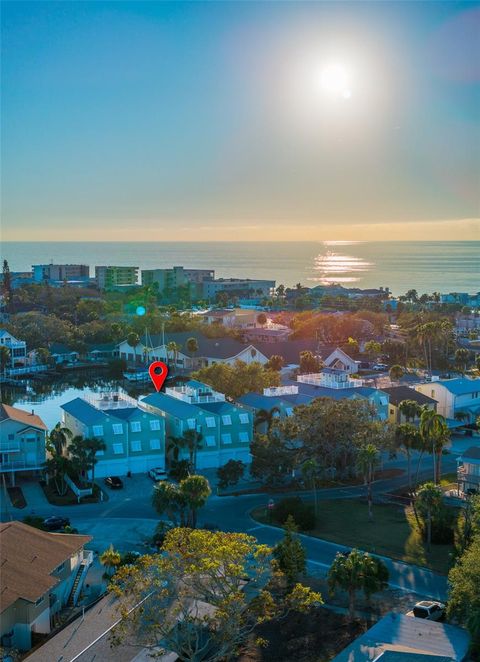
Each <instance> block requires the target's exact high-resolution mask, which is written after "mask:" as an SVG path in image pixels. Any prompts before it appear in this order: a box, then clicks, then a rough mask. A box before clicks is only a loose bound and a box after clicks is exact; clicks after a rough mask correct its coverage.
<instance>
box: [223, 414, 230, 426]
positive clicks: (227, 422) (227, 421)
mask: <svg viewBox="0 0 480 662" xmlns="http://www.w3.org/2000/svg"><path fill="white" fill-rule="evenodd" d="M222 423H223V424H224V425H231V424H232V417H231V416H230V414H225V416H222Z"/></svg>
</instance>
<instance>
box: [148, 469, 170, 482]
mask: <svg viewBox="0 0 480 662" xmlns="http://www.w3.org/2000/svg"><path fill="white" fill-rule="evenodd" d="M148 475H149V476H150V478H151V479H152V480H154V481H155V482H157V481H159V480H168V474H167V472H166V471H165V470H164V469H161V468H160V467H155V468H154V469H150V471H149V472H148Z"/></svg>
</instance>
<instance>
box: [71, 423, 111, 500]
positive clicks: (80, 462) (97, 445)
mask: <svg viewBox="0 0 480 662" xmlns="http://www.w3.org/2000/svg"><path fill="white" fill-rule="evenodd" d="M105 448H106V445H105V443H104V442H103V441H101V440H100V439H97V438H96V437H91V438H86V439H84V438H83V437H82V436H80V435H78V436H76V437H74V438H73V439H72V443H71V444H70V448H69V450H70V455H71V457H72V461H73V463H74V464H75V465H76V466H77V468H78V470H79V471H80V472H85V473H88V472H89V471H91V472H92V479H91V486H92V488H93V486H94V484H95V465H96V464H97V462H98V460H97V458H96V454H97V452H98V451H104V450H105Z"/></svg>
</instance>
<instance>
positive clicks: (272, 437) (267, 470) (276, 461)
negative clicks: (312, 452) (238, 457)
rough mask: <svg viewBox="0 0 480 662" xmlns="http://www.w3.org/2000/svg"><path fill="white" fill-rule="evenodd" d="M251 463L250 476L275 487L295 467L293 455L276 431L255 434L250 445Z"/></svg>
mask: <svg viewBox="0 0 480 662" xmlns="http://www.w3.org/2000/svg"><path fill="white" fill-rule="evenodd" d="M250 453H251V454H252V463H251V465H250V474H251V475H252V477H253V478H257V479H258V480H261V481H264V482H265V483H266V484H267V485H277V484H278V483H280V482H282V480H283V479H284V478H285V476H287V475H288V474H289V473H291V472H292V470H293V467H294V465H295V457H294V453H293V452H292V451H291V450H290V449H289V448H288V446H287V445H286V443H285V440H284V439H283V438H282V437H281V435H279V434H278V433H277V432H276V431H273V430H270V432H268V433H267V434H255V436H254V438H253V441H252V443H251V444H250Z"/></svg>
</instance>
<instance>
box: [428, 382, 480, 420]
mask: <svg viewBox="0 0 480 662" xmlns="http://www.w3.org/2000/svg"><path fill="white" fill-rule="evenodd" d="M415 389H416V390H417V391H420V393H424V394H425V395H428V396H429V397H430V398H433V399H434V400H436V401H437V402H438V404H437V412H438V413H439V414H441V415H442V416H444V417H445V418H446V419H447V422H448V421H450V422H451V423H452V426H453V425H454V424H455V421H456V420H457V422H458V419H459V418H461V419H462V420H463V421H464V422H465V423H474V422H475V421H476V419H477V417H478V416H480V378H478V377H476V378H475V379H470V378H469V377H457V378H455V379H440V380H438V381H432V382H428V383H425V384H417V385H416V386H415Z"/></svg>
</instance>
